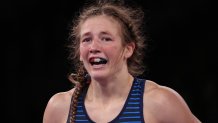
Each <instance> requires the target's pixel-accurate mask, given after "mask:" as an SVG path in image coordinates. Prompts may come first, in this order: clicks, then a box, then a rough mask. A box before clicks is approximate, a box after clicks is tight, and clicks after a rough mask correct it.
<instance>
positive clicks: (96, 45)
mask: <svg viewBox="0 0 218 123" xmlns="http://www.w3.org/2000/svg"><path fill="white" fill-rule="evenodd" d="M89 52H90V53H94V54H96V53H100V44H99V42H98V40H93V41H92V43H91V46H90V50H89Z"/></svg>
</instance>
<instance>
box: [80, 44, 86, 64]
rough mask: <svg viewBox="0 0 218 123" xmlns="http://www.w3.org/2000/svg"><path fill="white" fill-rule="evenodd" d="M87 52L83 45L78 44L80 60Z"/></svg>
mask: <svg viewBox="0 0 218 123" xmlns="http://www.w3.org/2000/svg"><path fill="white" fill-rule="evenodd" d="M86 54H87V50H86V48H85V47H83V46H80V47H79V55H80V61H82V60H83V59H84V57H85V56H86Z"/></svg>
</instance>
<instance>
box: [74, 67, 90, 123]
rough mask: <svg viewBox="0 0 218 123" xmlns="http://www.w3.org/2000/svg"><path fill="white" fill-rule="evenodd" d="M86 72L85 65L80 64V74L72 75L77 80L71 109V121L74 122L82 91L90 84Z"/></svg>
mask: <svg viewBox="0 0 218 123" xmlns="http://www.w3.org/2000/svg"><path fill="white" fill-rule="evenodd" d="M85 75H86V72H85V69H84V67H83V65H79V68H78V74H73V75H72V76H70V77H72V78H73V80H75V81H77V82H78V83H76V86H75V90H74V93H73V96H72V101H71V109H70V123H74V122H75V119H76V113H77V104H78V99H79V95H80V94H81V93H82V91H83V90H84V88H86V87H87V86H88V81H89V80H88V78H87V76H85Z"/></svg>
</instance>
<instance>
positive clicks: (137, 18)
mask: <svg viewBox="0 0 218 123" xmlns="http://www.w3.org/2000/svg"><path fill="white" fill-rule="evenodd" d="M100 15H105V16H108V17H112V18H113V19H114V20H115V21H117V22H118V23H119V24H120V25H121V38H122V44H123V46H125V45H127V44H128V43H131V42H134V43H135V49H134V52H133V54H132V56H131V57H130V58H128V59H127V66H128V72H129V73H130V74H131V75H133V76H138V75H141V74H142V73H143V72H144V65H143V57H144V49H145V46H146V45H145V42H144V41H145V37H144V34H143V30H142V29H143V17H144V13H143V11H142V9H141V8H139V7H137V8H135V7H134V8H133V7H130V6H129V5H126V4H124V2H122V1H118V2H117V1H112V2H111V1H109V0H101V1H100V0H97V1H96V3H93V4H91V5H88V6H84V8H83V9H82V11H81V12H80V13H79V16H78V17H77V19H76V20H73V26H72V28H71V31H70V36H69V39H70V40H71V41H72V42H71V44H70V45H69V48H70V51H71V52H70V55H69V59H70V60H71V61H73V62H74V65H75V68H77V70H76V71H77V74H76V75H75V76H71V77H72V78H73V79H74V80H75V81H78V82H80V86H76V88H75V91H74V95H73V100H72V104H73V105H71V115H72V116H71V123H72V122H74V120H75V114H76V106H77V100H78V99H77V98H78V96H79V94H80V93H81V91H82V90H83V88H84V87H87V85H88V84H87V83H88V82H87V81H88V80H87V79H86V77H84V76H85V75H86V74H87V72H86V70H85V69H84V66H83V64H82V63H81V62H80V61H79V54H80V52H79V45H80V28H81V25H82V24H83V23H84V22H85V21H86V20H87V19H89V18H90V17H95V16H100Z"/></svg>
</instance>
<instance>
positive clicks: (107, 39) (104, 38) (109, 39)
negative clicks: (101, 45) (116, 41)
mask: <svg viewBox="0 0 218 123" xmlns="http://www.w3.org/2000/svg"><path fill="white" fill-rule="evenodd" d="M101 40H102V41H112V39H111V38H110V37H102V39H101Z"/></svg>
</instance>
